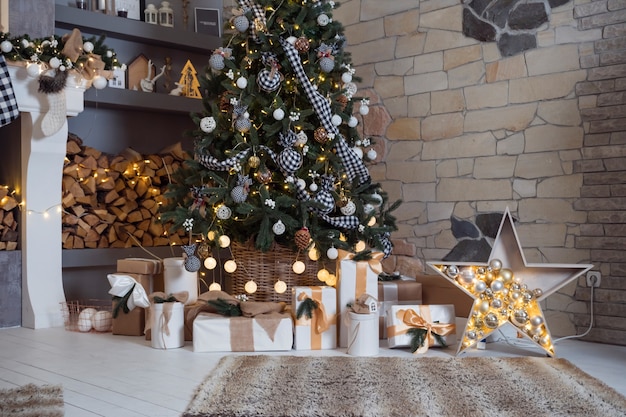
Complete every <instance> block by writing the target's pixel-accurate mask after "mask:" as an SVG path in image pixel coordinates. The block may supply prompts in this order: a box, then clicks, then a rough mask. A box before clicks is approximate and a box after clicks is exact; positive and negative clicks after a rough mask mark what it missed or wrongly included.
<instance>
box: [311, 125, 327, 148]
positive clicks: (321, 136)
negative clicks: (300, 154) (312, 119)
mask: <svg viewBox="0 0 626 417" xmlns="http://www.w3.org/2000/svg"><path fill="white" fill-rule="evenodd" d="M313 138H314V139H315V140H316V141H317V142H319V143H321V144H322V145H323V144H325V143H326V141H328V132H327V131H326V129H324V128H323V127H322V126H320V127H318V128H317V129H315V131H314V132H313Z"/></svg>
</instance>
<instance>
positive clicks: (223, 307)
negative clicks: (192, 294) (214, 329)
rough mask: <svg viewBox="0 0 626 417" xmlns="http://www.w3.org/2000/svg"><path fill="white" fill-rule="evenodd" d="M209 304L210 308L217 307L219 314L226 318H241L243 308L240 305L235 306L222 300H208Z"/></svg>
mask: <svg viewBox="0 0 626 417" xmlns="http://www.w3.org/2000/svg"><path fill="white" fill-rule="evenodd" d="M207 303H208V304H209V305H210V306H213V307H215V310H217V313H218V314H221V315H222V316H226V317H238V316H241V308H240V307H239V304H233V303H231V302H228V301H226V300H224V299H222V298H218V299H217V300H208V301H207Z"/></svg>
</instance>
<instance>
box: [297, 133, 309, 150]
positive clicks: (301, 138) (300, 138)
mask: <svg viewBox="0 0 626 417" xmlns="http://www.w3.org/2000/svg"><path fill="white" fill-rule="evenodd" d="M308 141H309V137H308V136H307V135H306V133H304V131H302V130H301V131H299V132H298V134H297V135H296V143H295V145H296V146H303V145H304V144H306V143H307V142H308Z"/></svg>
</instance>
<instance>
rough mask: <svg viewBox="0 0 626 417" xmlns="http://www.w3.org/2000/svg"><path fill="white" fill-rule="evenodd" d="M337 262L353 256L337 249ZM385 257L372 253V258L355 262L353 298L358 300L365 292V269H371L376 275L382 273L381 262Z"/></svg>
mask: <svg viewBox="0 0 626 417" xmlns="http://www.w3.org/2000/svg"><path fill="white" fill-rule="evenodd" d="M337 252H338V253H339V255H338V256H337V260H338V261H343V260H351V259H352V258H354V256H355V254H354V253H352V252H348V251H345V250H343V249H338V251H337ZM384 256H385V254H384V253H382V252H372V257H371V258H370V259H367V260H363V261H357V262H355V264H356V288H355V289H354V297H355V298H358V297H359V296H360V295H361V294H363V293H365V292H366V291H367V268H369V269H371V270H372V272H374V273H375V274H376V275H378V274H380V273H381V272H383V266H382V264H381V261H382V260H383V257H384Z"/></svg>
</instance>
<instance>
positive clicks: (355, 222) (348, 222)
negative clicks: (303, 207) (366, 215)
mask: <svg viewBox="0 0 626 417" xmlns="http://www.w3.org/2000/svg"><path fill="white" fill-rule="evenodd" d="M296 197H297V198H298V200H300V201H310V200H311V196H310V195H309V193H308V192H306V191H305V190H304V189H302V188H300V187H297V186H296ZM309 211H312V212H314V213H315V214H317V216H318V217H319V218H320V219H322V220H324V221H325V222H326V223H328V224H330V225H332V226H335V227H337V228H339V229H356V228H357V227H359V224H360V222H359V218H358V217H356V216H337V217H330V216H329V215H328V214H324V213H322V212H320V210H319V209H318V208H316V207H309Z"/></svg>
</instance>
